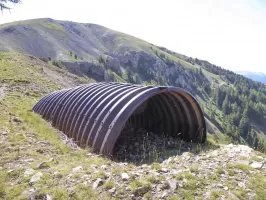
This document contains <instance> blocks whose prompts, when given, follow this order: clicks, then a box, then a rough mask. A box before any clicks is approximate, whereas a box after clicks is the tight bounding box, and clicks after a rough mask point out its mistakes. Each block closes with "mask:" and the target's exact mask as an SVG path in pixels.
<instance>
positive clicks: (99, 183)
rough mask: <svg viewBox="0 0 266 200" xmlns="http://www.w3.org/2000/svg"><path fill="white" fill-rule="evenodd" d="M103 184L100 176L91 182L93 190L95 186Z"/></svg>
mask: <svg viewBox="0 0 266 200" xmlns="http://www.w3.org/2000/svg"><path fill="white" fill-rule="evenodd" d="M101 185H103V180H102V179H100V178H97V179H96V181H95V182H94V183H93V185H92V188H93V189H94V190H95V189H96V188H97V187H99V186H101Z"/></svg>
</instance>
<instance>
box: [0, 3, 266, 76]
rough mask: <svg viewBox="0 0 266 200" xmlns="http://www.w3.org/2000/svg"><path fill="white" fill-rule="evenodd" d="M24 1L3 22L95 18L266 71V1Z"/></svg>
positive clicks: (225, 62)
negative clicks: (35, 19)
mask: <svg viewBox="0 0 266 200" xmlns="http://www.w3.org/2000/svg"><path fill="white" fill-rule="evenodd" d="M22 1H23V3H21V4H19V5H16V6H14V7H13V6H12V7H13V9H12V10H11V12H9V11H5V12H4V13H2V14H1V13H0V24H2V23H7V22H12V21H18V20H25V19H34V18H47V17H49V18H53V19H58V20H69V21H76V22H83V23H94V24H99V25H103V26H106V27H108V28H111V29H114V30H117V31H121V32H124V33H127V34H130V35H133V36H136V37H139V38H141V39H144V40H146V41H148V42H151V43H153V44H156V45H159V46H163V47H166V48H168V49H170V50H173V51H175V52H178V53H182V54H185V55H187V56H191V57H194V58H196V57H197V58H199V59H203V60H208V61H209V62H211V63H213V64H215V65H218V66H221V67H223V68H226V69H230V70H233V71H252V72H264V73H266V0H215V1H214V0H201V1H199V0H164V1H162V0H161V1H159V0H145V1H143V0H142V1H141V0H134V1H128V0H112V1H110V0H97V1H92V0H75V1H66V0H22ZM0 39H1V38H0Z"/></svg>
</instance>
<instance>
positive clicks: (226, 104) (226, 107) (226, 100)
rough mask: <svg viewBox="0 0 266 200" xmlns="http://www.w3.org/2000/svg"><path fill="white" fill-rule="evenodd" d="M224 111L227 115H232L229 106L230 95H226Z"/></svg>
mask: <svg viewBox="0 0 266 200" xmlns="http://www.w3.org/2000/svg"><path fill="white" fill-rule="evenodd" d="M222 109H223V112H224V114H226V115H228V114H230V112H231V110H230V106H229V100H228V95H226V97H225V99H224V101H223V105H222Z"/></svg>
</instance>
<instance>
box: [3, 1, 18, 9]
mask: <svg viewBox="0 0 266 200" xmlns="http://www.w3.org/2000/svg"><path fill="white" fill-rule="evenodd" d="M8 2H11V3H14V4H17V3H20V2H21V1H20V0H0V10H1V11H3V10H10V7H8V6H7V3H8Z"/></svg>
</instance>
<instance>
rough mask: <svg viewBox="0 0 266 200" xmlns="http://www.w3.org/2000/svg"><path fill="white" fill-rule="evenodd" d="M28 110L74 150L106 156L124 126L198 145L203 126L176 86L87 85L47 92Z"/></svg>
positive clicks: (193, 103) (191, 100)
mask: <svg viewBox="0 0 266 200" xmlns="http://www.w3.org/2000/svg"><path fill="white" fill-rule="evenodd" d="M33 111H34V112H36V113H38V114H40V115H41V116H42V117H43V118H44V119H46V120H49V121H51V122H52V125H53V126H55V127H56V128H58V129H59V130H60V131H63V132H64V133H65V134H66V135H67V136H69V137H71V138H74V140H75V141H76V142H77V143H78V144H79V145H80V146H87V145H88V146H91V147H92V148H93V150H94V151H95V152H98V153H101V154H105V155H110V154H112V151H113V148H114V146H115V143H116V141H117V139H118V137H119V135H120V133H121V131H122V130H123V128H124V127H125V125H126V124H127V125H130V126H133V127H136V128H137V127H141V128H145V129H147V130H148V131H157V132H158V134H162V133H163V134H168V135H172V136H174V137H182V138H183V139H184V140H187V141H192V142H200V143H203V142H205V140H206V125H205V120H204V116H203V113H202V111H201V108H200V106H199V104H198V103H197V101H196V100H195V98H194V97H193V96H192V95H191V94H189V93H188V92H187V91H185V90H184V89H182V88H177V87H165V86H164V87H160V86H159V87H151V86H142V85H132V84H121V83H93V84H88V85H81V86H78V87H75V88H70V89H64V90H60V91H56V92H53V93H51V94H49V95H47V96H46V97H44V98H42V99H41V100H40V101H39V102H38V103H37V104H36V105H35V106H34V107H33Z"/></svg>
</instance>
